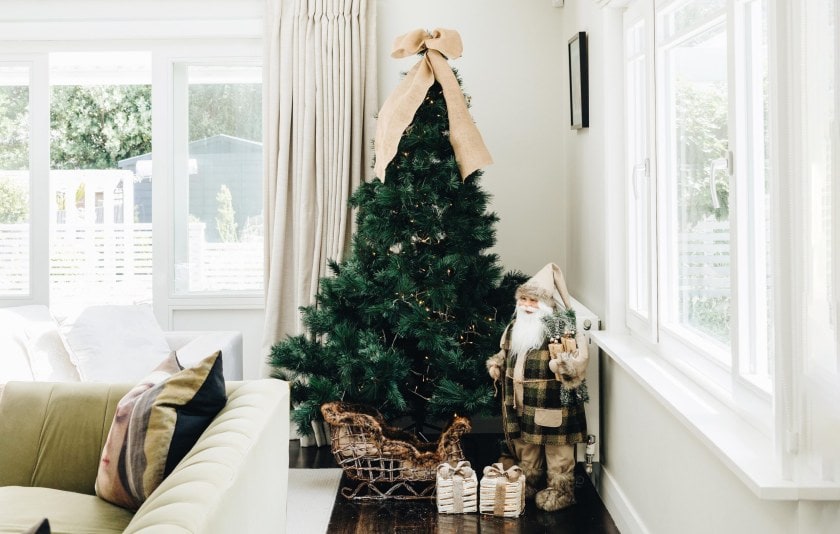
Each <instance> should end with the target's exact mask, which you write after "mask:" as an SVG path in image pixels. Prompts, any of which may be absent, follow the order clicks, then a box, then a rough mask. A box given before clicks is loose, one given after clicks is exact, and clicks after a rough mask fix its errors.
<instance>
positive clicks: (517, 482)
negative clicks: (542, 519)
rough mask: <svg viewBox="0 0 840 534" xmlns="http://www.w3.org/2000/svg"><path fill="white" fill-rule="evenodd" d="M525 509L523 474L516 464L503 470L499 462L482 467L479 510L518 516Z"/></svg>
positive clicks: (499, 514)
mask: <svg viewBox="0 0 840 534" xmlns="http://www.w3.org/2000/svg"><path fill="white" fill-rule="evenodd" d="M524 510H525V475H523V474H522V469H520V467H519V466H518V465H514V466H512V467H511V468H510V469H508V470H507V471H505V468H504V466H502V464H500V463H496V464H493V465H488V466H487V467H485V468H484V476H483V477H481V483H480V489H479V511H480V512H481V513H482V514H490V515H494V516H498V517H519V516H520V515H522V512H523V511H524Z"/></svg>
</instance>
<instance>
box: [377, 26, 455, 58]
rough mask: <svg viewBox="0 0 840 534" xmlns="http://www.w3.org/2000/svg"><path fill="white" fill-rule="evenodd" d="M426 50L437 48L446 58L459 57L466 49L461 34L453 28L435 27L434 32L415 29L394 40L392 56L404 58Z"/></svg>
mask: <svg viewBox="0 0 840 534" xmlns="http://www.w3.org/2000/svg"><path fill="white" fill-rule="evenodd" d="M426 50H437V51H438V52H440V53H441V54H443V56H444V57H445V58H446V59H458V58H459V57H461V54H462V53H463V51H464V44H463V42H462V41H461V35H460V34H459V33H458V32H456V31H453V30H447V29H443V28H435V29H434V30H433V31H432V32H427V31H426V30H422V29H420V30H413V31H410V32H408V33H406V34H404V35H400V36H399V37H397V38H396V39H395V40H394V49H393V50H392V51H391V57H393V58H397V59H399V58H404V57H408V56H413V55H414V54H419V53H420V52H423V51H426Z"/></svg>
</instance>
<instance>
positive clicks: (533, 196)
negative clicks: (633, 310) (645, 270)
mask: <svg viewBox="0 0 840 534" xmlns="http://www.w3.org/2000/svg"><path fill="white" fill-rule="evenodd" d="M377 10H378V13H377V14H378V17H377V38H378V40H379V60H378V68H379V99H380V104H381V103H382V102H384V101H385V98H387V96H388V95H389V94H390V93H391V92H392V91H393V89H394V87H396V85H397V84H398V83H399V81H400V79H401V73H402V72H406V71H408V70H409V69H410V68H411V66H412V65H414V63H415V62H416V58H403V59H392V58H391V57H390V53H391V45H392V44H393V42H394V39H395V38H396V37H397V36H399V35H402V34H404V33H407V32H409V31H411V30H414V29H417V28H425V29H427V30H433V29H435V28H447V29H454V30H457V31H458V32H459V33H460V34H461V39H462V40H463V43H464V54H463V56H462V57H461V58H460V59H457V60H451V61H450V64H451V65H452V66H453V67H455V68H456V69H457V70H458V72H459V74H460V76H461V78H462V80H463V87H464V91H465V92H466V93H467V94H468V95H470V97H471V98H472V101H471V104H472V107H471V111H472V114H473V118H474V119H475V121H476V124H477V126H478V129H479V131H481V134H482V136H483V137H484V141H485V143H486V144H487V147H488V148H489V150H490V153H491V155H492V156H493V160H494V163H493V165H490V166H488V167H486V168H485V169H484V177H483V178H482V181H481V184H482V187H483V188H484V190H485V191H487V192H488V193H490V194H491V195H492V196H493V198H492V201H491V205H490V209H491V210H492V211H494V212H495V213H496V214H497V215H498V216H499V218H500V221H499V223H498V224H497V226H496V237H497V242H496V247H495V248H494V250H493V252H495V253H497V254H499V256H500V258H501V263H502V265H503V266H504V268H505V269H519V270H522V271H524V272H526V273H534V272H536V271H537V270H538V269H539V268H540V267H542V266H543V265H545V264H546V263H548V262H550V261H554V262H556V263H558V264H561V265H562V263H563V256H564V246H565V234H567V233H568V232H569V229H568V228H567V227H566V225H565V224H564V223H563V220H562V213H563V212H562V204H563V201H562V191H563V175H564V157H563V156H564V147H563V141H564V139H563V136H564V133H565V132H566V131H568V126H567V125H568V123H569V116H568V113H569V112H568V109H567V108H568V98H567V97H566V95H567V94H568V88H567V87H566V86H565V85H563V84H568V79H567V77H566V76H565V74H564V73H565V72H566V70H564V69H567V68H568V67H567V66H566V65H567V63H566V59H565V58H566V40H567V38H566V36H565V34H564V33H563V32H562V31H561V23H562V17H563V10H562V9H557V8H553V7H552V6H551V1H550V0H529V1H527V2H522V1H521V0H424V1H422V2H408V1H405V0H378V2H377Z"/></svg>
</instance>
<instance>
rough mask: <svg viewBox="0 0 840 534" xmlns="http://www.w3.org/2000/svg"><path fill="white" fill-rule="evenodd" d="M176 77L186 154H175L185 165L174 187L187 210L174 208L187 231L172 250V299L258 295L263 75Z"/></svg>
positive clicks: (207, 69)
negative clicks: (182, 82) (182, 96)
mask: <svg viewBox="0 0 840 534" xmlns="http://www.w3.org/2000/svg"><path fill="white" fill-rule="evenodd" d="M179 70H180V71H181V72H182V73H183V75H184V76H185V79H186V86H187V102H186V106H187V113H186V115H187V116H186V121H187V132H186V136H187V148H186V150H183V151H181V152H180V154H186V159H187V160H186V161H185V162H183V163H182V164H181V165H180V166H177V168H176V182H178V183H182V182H185V183H186V184H187V198H188V206H186V207H185V209H182V210H180V211H181V212H180V213H179V210H178V209H177V208H176V221H177V224H180V225H185V226H186V228H187V231H186V232H183V231H182V232H180V233H179V234H178V238H177V240H178V242H176V247H177V248H176V256H177V259H176V266H175V288H176V292H178V293H180V294H184V293H190V292H207V291H244V292H249V293H256V292H261V291H262V287H263V285H262V284H263V217H262V207H263V206H262V198H263V196H262V84H261V76H262V74H261V67H260V66H258V65H181V66H179ZM176 105H177V104H176ZM178 153H179V152H178V151H176V161H178V159H177V158H178V155H177V154H178ZM182 161H183V160H182ZM185 174H187V175H188V178H187V177H185V176H184V175H185ZM178 189H179V190H182V189H181V187H178ZM184 211H186V213H183V212H184ZM181 217H185V218H181Z"/></svg>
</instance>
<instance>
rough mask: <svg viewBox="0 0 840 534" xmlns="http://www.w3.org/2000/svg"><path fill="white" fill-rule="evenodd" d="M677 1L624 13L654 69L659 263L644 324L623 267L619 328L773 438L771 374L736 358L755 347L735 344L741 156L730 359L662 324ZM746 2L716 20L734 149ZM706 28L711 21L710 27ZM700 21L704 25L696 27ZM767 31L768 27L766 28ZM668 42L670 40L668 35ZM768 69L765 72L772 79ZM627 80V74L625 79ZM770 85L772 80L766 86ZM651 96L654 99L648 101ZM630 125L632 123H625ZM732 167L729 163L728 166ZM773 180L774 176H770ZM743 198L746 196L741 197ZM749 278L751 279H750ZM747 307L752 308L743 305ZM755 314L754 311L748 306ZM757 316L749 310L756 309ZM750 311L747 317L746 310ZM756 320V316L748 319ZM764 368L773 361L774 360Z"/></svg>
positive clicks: (655, 1) (742, 266)
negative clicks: (757, 377) (666, 45)
mask: <svg viewBox="0 0 840 534" xmlns="http://www.w3.org/2000/svg"><path fill="white" fill-rule="evenodd" d="M759 1H760V0H759ZM679 4H682V0H666V1H663V0H648V1H646V0H635V1H631V2H630V3H629V4H628V6H627V9H626V11H625V12H624V14H623V29H624V34H623V40H622V42H623V43H624V44H623V46H622V49H624V46H626V39H627V30H628V28H630V27H631V25H632V24H634V23H636V22H637V21H639V20H642V21H643V22H644V24H645V28H646V31H645V35H646V36H647V39H648V45H647V46H648V48H647V50H646V52H645V54H644V55H645V56H646V59H647V62H648V67H647V68H648V70H649V71H650V72H651V73H652V74H651V76H652V77H653V85H652V86H651V88H650V89H649V91H650V92H651V93H652V95H649V98H648V102H649V103H648V112H649V114H650V115H652V120H653V124H654V126H653V131H652V136H651V137H650V138H649V139H651V140H650V141H649V142H648V144H649V146H648V149H647V150H648V159H649V160H650V161H651V162H652V163H651V164H650V165H649V166H648V168H649V169H650V183H651V186H650V188H651V193H652V195H653V199H654V201H655V202H654V203H653V204H651V208H652V211H653V213H652V214H651V215H650V217H651V219H652V220H653V221H654V222H653V235H654V236H655V239H656V241H655V247H654V248H655V251H654V254H655V255H656V261H655V262H652V264H651V266H650V273H649V279H650V280H651V283H650V284H651V288H652V292H653V297H652V298H651V299H650V303H651V308H652V311H651V314H650V317H651V320H650V321H646V320H645V319H644V317H642V316H640V314H638V313H636V312H635V310H633V309H632V308H631V305H630V295H631V292H632V291H633V280H632V277H631V276H630V269H625V272H626V273H627V275H626V276H627V278H626V280H624V281H623V283H624V284H626V291H625V302H624V321H623V322H624V326H625V327H626V328H627V329H628V330H629V331H630V332H631V333H632V335H634V336H635V337H637V338H639V339H640V340H642V341H643V342H644V343H645V344H646V345H647V346H648V347H649V348H650V349H651V350H653V351H654V352H655V353H657V354H658V355H659V356H660V357H661V358H662V359H663V360H664V361H666V362H668V363H669V364H670V365H672V366H673V367H675V368H676V369H678V370H679V371H681V372H682V373H683V374H685V375H687V376H688V377H690V378H691V379H692V380H693V381H695V382H696V383H698V384H699V385H701V386H702V387H703V388H704V389H705V390H707V391H709V392H710V393H712V394H713V395H714V396H715V397H716V398H718V399H719V400H721V401H722V402H724V404H725V405H726V406H728V407H729V408H731V409H732V410H733V411H734V412H736V413H738V414H740V415H742V416H743V417H745V418H746V419H747V420H749V421H751V422H752V423H753V424H754V425H755V426H756V427H757V428H759V429H760V430H761V431H762V433H764V434H767V435H771V434H772V432H773V427H774V422H773V402H772V400H773V390H772V387H773V385H772V378H771V380H770V382H771V383H770V384H765V387H764V388H762V387H759V386H757V385H756V384H754V383H753V382H752V381H750V380H748V379H746V378H745V377H744V376H742V374H741V366H740V361H741V360H740V358H742V357H744V354H745V353H747V354H749V351H750V350H751V349H752V350H754V347H752V348H751V347H748V346H743V343H742V342H740V340H741V339H742V338H744V337H745V336H741V335H739V329H742V328H746V327H750V328H753V327H754V325H753V324H747V325H745V324H739V320H738V317H739V316H740V315H743V314H742V313H741V314H739V313H740V312H741V311H746V310H742V308H743V306H744V304H743V301H744V298H745V297H746V296H747V295H748V293H747V292H746V290H745V289H744V285H745V284H743V283H742V284H740V285H739V284H738V276H739V275H740V276H744V273H745V272H746V266H748V265H749V264H750V260H745V259H744V257H743V254H744V251H745V239H744V237H743V234H744V232H745V229H746V228H751V226H750V225H749V224H745V222H746V221H745V220H744V217H742V218H740V219H739V218H738V216H737V215H736V213H735V212H736V211H739V210H738V209H736V207H737V206H736V204H735V203H736V202H738V198H739V194H738V190H737V189H736V187H742V186H741V185H740V184H739V183H738V182H739V181H738V180H733V178H732V175H733V174H734V175H737V174H738V173H739V172H740V173H742V172H744V171H743V169H742V168H739V165H743V160H740V161H739V158H738V157H734V158H733V157H731V156H730V161H733V160H734V161H733V162H734V167H735V168H734V169H733V171H732V173H731V174H730V195H731V196H730V272H731V275H730V280H731V297H730V298H731V301H730V302H731V304H730V305H731V310H732V311H731V313H732V323H731V331H732V347H731V358H727V359H729V360H730V361H731V363H730V364H727V363H726V362H725V361H722V359H721V358H720V356H719V355H718V357H715V356H714V355H713V354H711V353H710V352H711V351H709V350H703V349H701V348H700V347H704V346H708V343H706V340H705V338H703V337H701V336H699V335H695V334H693V333H692V332H690V331H688V330H687V329H682V328H674V327H672V326H670V325H668V324H666V323H665V321H664V315H663V310H662V309H661V308H662V306H663V305H664V301H663V298H664V296H663V291H664V290H665V288H664V287H663V283H664V282H663V280H664V279H663V277H664V276H666V275H667V273H668V268H667V265H665V264H664V263H663V262H666V261H668V258H667V257H666V251H667V249H668V244H667V243H666V242H665V240H666V239H667V235H666V232H665V231H663V224H667V220H666V218H664V217H663V215H662V214H663V213H667V211H666V210H667V209H671V208H668V207H667V206H666V205H665V202H666V199H665V194H664V190H663V188H664V187H665V186H664V185H663V184H662V183H661V182H662V180H664V179H666V176H665V175H664V174H663V173H667V168H668V167H667V162H666V161H665V160H664V159H663V158H664V157H665V152H666V150H667V149H666V148H663V147H664V146H667V145H666V143H668V139H667V138H665V133H664V132H666V131H667V130H666V128H665V124H664V122H663V121H665V120H667V119H666V117H665V116H664V115H665V114H664V113H663V106H662V101H663V94H664V86H663V84H664V81H663V77H662V76H661V69H660V68H659V65H661V64H662V61H663V54H664V51H663V47H662V43H661V42H660V39H659V38H658V32H659V31H661V28H662V26H663V24H662V17H664V16H665V14H666V13H667V11H668V10H671V9H674V8H675V6H678V5H679ZM746 4H748V2H745V1H743V0H728V1H727V3H726V7H725V9H723V10H722V11H721V12H720V14H718V15H716V17H721V16H722V17H724V24H725V27H726V32H727V58H728V60H727V93H728V97H727V98H728V102H729V109H728V115H729V118H728V130H729V133H728V137H729V140H730V148H729V150H730V151H731V152H734V153H735V154H736V155H737V154H738V152H739V150H742V149H741V148H740V145H743V141H744V139H743V135H742V133H741V132H742V122H743V117H739V116H738V111H737V110H738V109H740V107H741V105H742V104H741V103H742V102H743V99H744V94H743V87H744V86H743V83H742V80H741V79H740V78H739V76H741V72H742V71H739V70H738V67H737V66H736V61H735V60H734V58H735V57H738V54H739V51H740V52H743V49H742V48H739V45H740V44H739V42H738V41H737V39H738V37H739V34H738V32H736V31H735V27H736V24H738V23H740V20H739V17H742V15H741V13H742V10H744V9H745V5H746ZM707 25H708V24H707ZM701 26H702V25H701ZM769 31H770V28H769V24H768V32H769ZM672 39H673V38H672ZM677 39H679V37H678V38H677ZM622 59H623V61H624V63H623V64H624V66H625V69H626V68H627V56H626V54H625V55H624V56H623V58H622ZM770 75H771V73H768V76H770ZM626 81H627V78H626V73H625V83H626ZM771 85H772V84H771ZM630 90H631V88H629V87H625V92H624V100H625V104H626V105H628V106H629V105H630V100H631V98H632V97H630V96H629V95H628V92H629V91H630ZM651 100H652V101H653V103H652V104H651V103H650V101H651ZM626 116H628V117H629V116H631V111H630V110H629V109H628V110H627V112H626ZM628 127H629V126H628ZM626 150H627V158H626V161H625V168H626V169H632V165H634V162H632V161H631V157H632V154H631V152H630V148H629V146H628V147H626ZM729 168H730V169H732V168H733V165H732V164H730V166H729ZM770 179H771V180H772V179H773V177H772V176H771V178H770ZM626 183H627V187H626V188H625V194H624V202H625V207H626V210H627V211H626V214H625V226H628V227H629V217H630V216H631V213H632V210H633V208H632V205H631V203H632V202H633V201H632V195H633V194H634V193H633V186H634V183H633V176H632V175H631V176H630V180H629V181H628V182H626ZM740 196H743V193H741V194H740ZM625 239H626V249H627V253H626V255H625V261H627V262H630V261H633V258H632V249H633V247H634V244H633V243H632V241H631V239H630V235H629V230H625ZM747 280H748V278H747ZM748 309H749V308H748ZM750 311H754V310H750ZM753 315H754V313H753ZM747 316H749V314H748V315H747ZM753 322H754V320H753ZM768 365H770V366H772V363H769V364H768Z"/></svg>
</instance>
